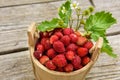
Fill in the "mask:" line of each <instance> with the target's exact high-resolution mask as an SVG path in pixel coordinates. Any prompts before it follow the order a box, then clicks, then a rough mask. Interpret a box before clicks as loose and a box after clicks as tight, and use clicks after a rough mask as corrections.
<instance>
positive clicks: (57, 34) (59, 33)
mask: <svg viewBox="0 0 120 80" xmlns="http://www.w3.org/2000/svg"><path fill="white" fill-rule="evenodd" d="M54 35H56V36H58V38H59V39H61V38H62V37H63V34H62V33H61V32H55V33H54Z"/></svg>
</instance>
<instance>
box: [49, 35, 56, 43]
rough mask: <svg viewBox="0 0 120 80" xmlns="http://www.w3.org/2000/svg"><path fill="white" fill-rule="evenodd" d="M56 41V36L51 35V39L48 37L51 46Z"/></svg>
mask: <svg viewBox="0 0 120 80" xmlns="http://www.w3.org/2000/svg"><path fill="white" fill-rule="evenodd" d="M57 40H58V36H56V35H52V36H51V37H50V43H51V44H53V43H54V42H55V41H57Z"/></svg>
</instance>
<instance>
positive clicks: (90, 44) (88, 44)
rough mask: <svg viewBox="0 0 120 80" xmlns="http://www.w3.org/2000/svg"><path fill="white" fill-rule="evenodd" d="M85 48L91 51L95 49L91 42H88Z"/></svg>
mask: <svg viewBox="0 0 120 80" xmlns="http://www.w3.org/2000/svg"><path fill="white" fill-rule="evenodd" d="M83 47H85V48H87V49H91V48H92V47H93V43H92V42H91V41H87V42H86V43H85V44H84V45H83Z"/></svg>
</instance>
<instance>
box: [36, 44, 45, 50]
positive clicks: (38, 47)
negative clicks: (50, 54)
mask: <svg viewBox="0 0 120 80" xmlns="http://www.w3.org/2000/svg"><path fill="white" fill-rule="evenodd" d="M37 51H40V52H44V47H43V45H42V44H38V45H37Z"/></svg>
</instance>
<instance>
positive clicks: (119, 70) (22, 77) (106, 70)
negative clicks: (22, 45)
mask: <svg viewBox="0 0 120 80" xmlns="http://www.w3.org/2000/svg"><path fill="white" fill-rule="evenodd" d="M108 39H109V41H110V43H111V45H112V46H113V48H114V51H115V53H117V54H118V58H116V59H113V58H110V57H109V56H108V55H106V54H101V55H100V57H99V59H98V61H97V63H96V64H95V65H94V66H93V68H92V69H91V71H90V73H89V74H88V75H87V78H86V80H119V79H120V76H119V74H120V67H119V66H120V51H119V50H120V47H119V45H120V42H119V41H118V39H120V35H116V36H110V37H108ZM29 55H30V54H29V52H28V51H23V52H17V53H13V54H6V55H1V56H0V80H34V75H33V72H32V65H31V62H30V56H29Z"/></svg>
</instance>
